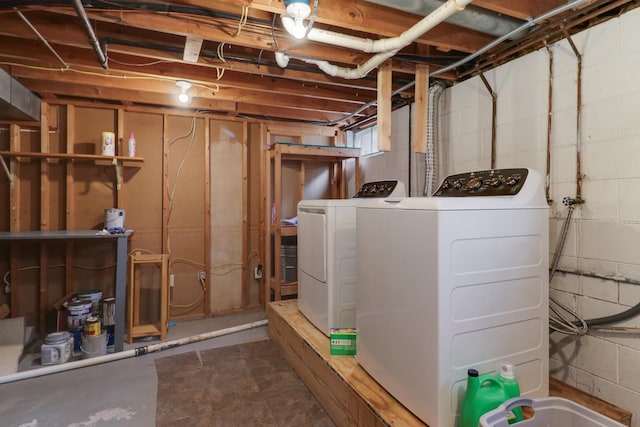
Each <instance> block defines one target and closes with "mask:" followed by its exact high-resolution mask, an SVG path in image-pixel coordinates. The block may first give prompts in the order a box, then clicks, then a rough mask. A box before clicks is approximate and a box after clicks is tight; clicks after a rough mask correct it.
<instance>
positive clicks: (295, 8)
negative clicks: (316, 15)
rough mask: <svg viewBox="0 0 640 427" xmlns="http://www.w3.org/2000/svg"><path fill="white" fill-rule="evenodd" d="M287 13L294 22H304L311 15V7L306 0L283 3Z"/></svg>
mask: <svg viewBox="0 0 640 427" xmlns="http://www.w3.org/2000/svg"><path fill="white" fill-rule="evenodd" d="M284 5H285V6H286V8H287V13H288V14H289V16H290V17H292V18H293V19H296V20H298V19H299V20H304V19H307V18H308V17H309V15H310V14H311V7H310V6H309V1H308V0H289V1H285V2H284Z"/></svg>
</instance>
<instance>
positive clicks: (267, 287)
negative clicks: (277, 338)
mask: <svg viewBox="0 0 640 427" xmlns="http://www.w3.org/2000/svg"><path fill="white" fill-rule="evenodd" d="M261 135H262V138H263V141H262V147H263V149H262V152H263V158H264V182H263V184H264V187H263V188H264V221H265V227H264V244H263V248H264V267H263V271H264V274H263V275H262V280H263V282H264V308H265V309H266V308H267V307H266V306H267V304H269V302H270V301H271V259H272V258H271V257H272V256H273V253H272V252H273V251H272V250H271V233H272V232H273V227H274V225H273V224H271V213H270V212H271V203H272V194H271V179H272V176H273V174H272V172H273V170H272V164H271V156H272V154H273V152H272V151H271V150H269V148H268V147H269V143H270V138H271V134H270V133H269V131H268V130H267V127H266V126H264V125H263V126H262V132H261Z"/></svg>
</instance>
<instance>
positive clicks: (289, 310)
mask: <svg viewBox="0 0 640 427" xmlns="http://www.w3.org/2000/svg"><path fill="white" fill-rule="evenodd" d="M267 315H268V319H269V336H270V337H271V339H272V340H273V341H274V342H275V343H276V345H277V346H278V347H279V348H280V350H281V351H282V353H283V354H284V356H285V357H286V358H287V360H288V361H289V363H290V364H291V366H293V368H294V369H295V370H296V372H297V373H298V375H300V377H301V378H302V380H303V381H304V382H305V384H306V385H307V387H309V389H310V390H311V392H312V393H313V394H314V395H315V396H316V398H317V399H318V401H319V402H320V404H321V405H322V406H323V408H324V410H325V411H326V412H327V413H328V414H329V416H330V417H331V418H332V419H333V421H334V422H335V423H336V425H338V426H339V427H343V426H344V427H347V426H349V427H351V426H359V427H383V426H385V427H386V426H403V427H413V426H425V425H426V424H425V423H423V422H422V421H421V420H420V419H418V418H417V417H416V416H415V415H413V413H411V412H410V411H409V410H408V409H406V408H405V407H404V406H402V405H401V404H400V403H399V402H398V401H397V400H396V399H395V398H394V397H393V396H391V395H390V394H389V393H387V391H386V390H385V389H384V388H383V387H382V386H380V384H378V383H377V382H376V381H375V380H374V379H373V378H372V377H371V376H370V375H369V374H368V373H367V372H366V371H365V370H364V369H363V368H362V367H361V366H360V365H359V364H358V362H356V359H355V357H354V356H332V355H331V354H330V345H329V338H328V337H327V336H326V335H324V334H323V333H322V332H320V330H318V329H317V328H316V327H315V326H314V325H313V324H312V323H311V322H309V321H308V320H307V318H306V317H304V315H303V314H302V313H300V311H299V310H298V301H297V300H286V301H274V302H272V303H270V304H269V305H268V306H267ZM549 391H550V394H551V395H552V396H560V397H564V398H567V399H570V400H573V401H574V402H576V403H579V404H581V405H583V406H586V407H588V408H590V409H592V410H594V411H596V412H599V413H601V414H603V415H606V416H608V417H610V418H612V419H614V420H616V421H618V422H620V423H622V424H624V425H626V426H631V413H630V412H629V411H627V410H624V409H621V408H619V407H617V406H615V405H612V404H610V403H607V402H605V401H603V400H601V399H598V398H595V397H594V396H591V395H589V394H587V393H585V392H583V391H581V390H578V389H576V388H574V387H571V386H568V385H567V384H565V383H563V382H561V381H558V380H557V379H555V378H553V377H550V378H549ZM432 427H437V426H432Z"/></svg>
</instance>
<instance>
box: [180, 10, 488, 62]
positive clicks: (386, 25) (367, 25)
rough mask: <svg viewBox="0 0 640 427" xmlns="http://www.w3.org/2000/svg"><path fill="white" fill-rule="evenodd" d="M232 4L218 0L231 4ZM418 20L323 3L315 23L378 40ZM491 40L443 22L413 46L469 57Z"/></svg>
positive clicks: (396, 13) (390, 12)
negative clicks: (463, 54) (423, 46)
mask: <svg viewBox="0 0 640 427" xmlns="http://www.w3.org/2000/svg"><path fill="white" fill-rule="evenodd" d="M232 1H233V0H222V2H226V3H229V2H232ZM173 2H174V3H180V4H188V5H192V6H199V7H204V8H208V9H211V2H210V1H208V0H174V1H173ZM249 7H250V8H251V9H257V10H262V11H265V12H271V13H274V14H277V15H281V14H282V13H283V12H284V10H285V8H284V5H283V3H282V1H275V2H274V1H273V0H252V1H251V2H250V3H249ZM420 18H421V17H419V16H416V15H412V14H410V13H406V12H402V11H399V10H396V9H392V8H389V7H385V6H381V5H378V4H375V3H370V2H367V1H365V0H350V1H348V2H346V1H343V0H323V2H322V7H320V8H318V16H317V17H316V22H317V23H321V24H326V25H330V26H333V27H337V28H338V29H337V30H335V31H338V32H346V33H347V34H348V33H350V32H351V31H360V32H364V33H368V34H376V35H378V37H396V36H397V35H398V34H402V33H403V32H404V31H406V30H407V28H410V27H412V26H413V25H415V24H416V22H418V20H419V19H420ZM492 40H493V38H492V37H491V36H488V35H486V34H482V33H477V34H474V35H471V34H469V33H468V32H465V31H461V30H460V27H458V26H456V25H452V24H448V23H446V22H443V23H441V24H439V25H438V26H436V27H435V28H433V29H432V30H431V31H429V32H428V33H426V34H424V35H423V36H421V37H419V38H418V40H417V42H418V43H421V44H428V45H432V46H435V47H437V48H439V49H442V50H459V51H461V52H467V53H472V52H475V51H477V50H478V49H480V48H481V47H483V46H485V45H486V44H488V43H490V42H491V41H492Z"/></svg>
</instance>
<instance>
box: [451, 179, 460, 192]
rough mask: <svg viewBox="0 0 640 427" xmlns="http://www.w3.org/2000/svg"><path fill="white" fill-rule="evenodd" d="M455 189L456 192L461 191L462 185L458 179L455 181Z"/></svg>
mask: <svg viewBox="0 0 640 427" xmlns="http://www.w3.org/2000/svg"><path fill="white" fill-rule="evenodd" d="M453 188H455V189H456V190H459V189H461V188H462V183H461V182H460V181H458V180H457V179H456V180H455V181H453Z"/></svg>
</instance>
